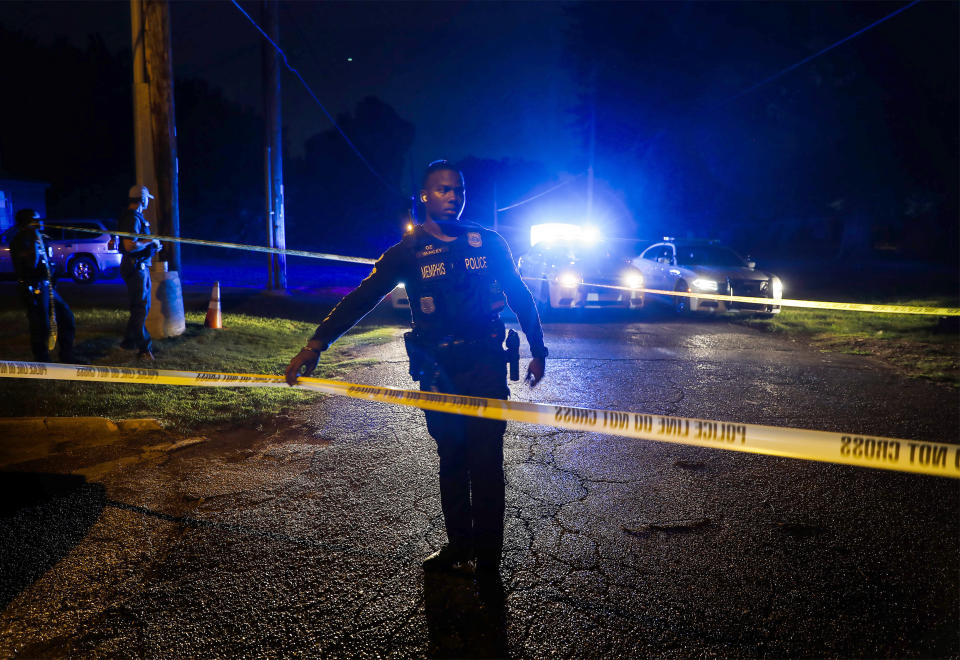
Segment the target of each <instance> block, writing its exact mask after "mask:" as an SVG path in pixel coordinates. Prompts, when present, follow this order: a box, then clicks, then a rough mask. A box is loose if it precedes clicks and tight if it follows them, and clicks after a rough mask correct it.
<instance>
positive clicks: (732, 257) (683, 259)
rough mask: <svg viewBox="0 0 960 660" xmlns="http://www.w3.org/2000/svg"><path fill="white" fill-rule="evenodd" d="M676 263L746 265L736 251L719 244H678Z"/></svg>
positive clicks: (691, 264) (739, 266) (680, 264)
mask: <svg viewBox="0 0 960 660" xmlns="http://www.w3.org/2000/svg"><path fill="white" fill-rule="evenodd" d="M677 265H679V266H727V267H735V268H742V267H744V266H746V264H745V263H744V262H743V259H741V258H740V257H739V256H738V255H737V253H736V252H734V251H733V250H731V249H730V248H725V247H720V246H719V245H678V246H677Z"/></svg>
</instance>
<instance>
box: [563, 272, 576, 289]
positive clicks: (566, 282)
mask: <svg viewBox="0 0 960 660" xmlns="http://www.w3.org/2000/svg"><path fill="white" fill-rule="evenodd" d="M557 281H558V282H559V283H560V286H563V287H567V288H573V287H576V286H579V285H580V276H579V275H578V274H576V273H573V272H570V271H566V272H563V273H560V276H559V277H558V278H557Z"/></svg>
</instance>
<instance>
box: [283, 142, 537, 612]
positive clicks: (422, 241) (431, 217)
mask: <svg viewBox="0 0 960 660" xmlns="http://www.w3.org/2000/svg"><path fill="white" fill-rule="evenodd" d="M420 201H421V202H422V203H423V206H424V210H425V218H424V221H423V223H422V224H420V225H417V226H415V227H412V228H411V229H410V230H409V231H407V232H406V233H405V234H404V236H403V239H402V240H401V241H400V242H399V243H397V244H396V245H394V246H393V247H391V248H390V249H388V250H387V251H386V252H385V253H384V254H383V255H382V256H381V257H380V258H379V259H378V260H377V262H376V264H374V267H373V270H372V271H371V272H370V274H369V275H368V276H367V278H366V279H365V280H363V282H361V283H360V286H358V287H357V288H356V289H355V290H354V291H352V292H351V293H350V294H348V295H347V296H346V297H345V298H343V300H341V301H340V302H339V303H338V304H337V306H336V307H334V309H333V311H331V312H330V314H329V315H328V316H327V318H325V319H324V320H323V322H322V323H321V324H320V326H319V327H318V328H317V331H316V332H315V333H314V335H313V337H312V338H311V339H310V340H309V341H308V342H307V345H306V346H305V347H304V348H303V349H302V350H301V351H300V353H298V354H297V355H296V356H295V357H294V358H293V359H292V360H291V361H290V365H289V366H288V367H287V370H286V379H287V382H288V383H289V384H291V385H293V384H295V383H296V380H297V377H298V376H299V374H300V373H303V374H304V375H307V376H309V375H310V374H311V373H312V372H313V370H314V369H315V368H316V366H317V362H318V360H319V358H320V353H321V352H322V351H324V350H326V349H327V347H328V346H329V345H330V344H331V343H332V342H333V341H335V340H336V339H337V338H338V337H340V336H341V335H342V334H343V333H344V332H346V331H347V330H349V329H350V328H351V327H353V325H354V324H355V323H356V322H357V321H358V320H360V319H361V318H362V317H363V316H364V315H365V314H366V313H367V312H368V311H370V310H371V309H373V308H374V307H375V306H376V304H377V303H378V302H380V300H381V299H382V298H383V297H384V296H385V295H386V294H387V293H389V292H390V291H392V290H393V288H394V287H396V286H397V284H398V283H400V282H404V283H405V286H406V290H407V295H408V296H409V298H410V311H411V316H412V323H413V331H412V332H410V333H407V335H406V336H405V337H404V339H405V341H406V344H407V352H408V355H409V357H410V375H411V376H412V377H413V378H414V379H415V380H419V381H420V389H421V390H428V391H435V392H445V393H449V394H459V395H467V396H482V397H491V398H497V399H505V398H507V397H508V396H509V395H510V390H509V388H508V387H507V374H506V372H507V365H506V361H505V357H504V351H503V341H504V330H505V329H504V325H503V321H501V320H500V312H501V310H502V309H503V307H504V303H505V302H508V303H509V305H510V308H511V309H512V310H513V311H514V312H515V313H516V315H517V319H518V320H519V321H520V327H521V329H522V330H523V332H524V334H525V335H526V337H527V341H528V343H529V344H530V352H531V354H532V356H533V359H532V360H531V361H530V364H529V367H528V369H527V376H526V381H527V383H528V384H529V385H530V387H533V386H535V385H536V384H537V383H538V382H540V379H541V378H543V373H544V360H545V358H546V356H547V349H546V347H545V346H544V344H543V331H542V329H541V327H540V318H539V316H538V315H537V310H536V306H535V305H534V301H533V297H532V296H531V294H530V291H529V290H528V289H527V287H526V285H524V283H523V282H522V281H521V279H520V274H519V273H518V272H517V268H516V266H515V265H514V262H513V257H512V255H511V254H510V249H509V247H507V244H506V242H505V241H504V240H503V238H502V237H501V236H500V235H499V234H497V233H496V232H493V231H489V230H487V229H484V228H483V227H481V226H480V225H477V224H473V223H468V222H459V219H460V214H461V213H462V212H463V206H464V182H463V175H462V174H461V173H460V172H459V171H458V170H456V169H454V168H453V167H452V166H451V165H450V164H449V163H448V162H447V161H437V162H435V163H431V164H430V165H429V166H428V168H427V170H426V173H425V174H424V177H423V183H422V189H421V190H420ZM509 343H510V342H508V345H509ZM424 412H425V415H426V420H427V430H428V431H429V432H430V435H431V436H432V437H433V438H434V440H436V442H437V452H438V453H439V455H440V504H441V508H442V509H443V519H444V523H445V525H446V530H447V539H448V543H447V545H445V546H444V547H443V548H442V549H441V550H439V551H438V552H435V553H434V554H432V555H430V556H429V557H427V558H426V560H425V561H424V562H423V567H424V570H427V571H435V570H448V569H453V568H458V567H466V568H469V566H470V564H468V562H470V561H471V560H474V559H475V560H476V578H477V586H478V588H479V592H480V595H481V597H484V599H485V600H487V601H488V602H489V601H493V600H495V599H499V601H500V602H501V603H502V598H503V585H502V582H501V581H500V558H501V554H502V551H503V523H504V521H503V517H504V510H505V504H504V495H505V494H504V489H505V486H504V474H503V434H504V431H505V430H506V422H504V421H499V420H490V419H479V418H474V417H467V416H463V415H454V414H450V413H438V412H432V411H424Z"/></svg>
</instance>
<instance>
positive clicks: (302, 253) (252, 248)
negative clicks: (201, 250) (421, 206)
mask: <svg viewBox="0 0 960 660" xmlns="http://www.w3.org/2000/svg"><path fill="white" fill-rule="evenodd" d="M44 226H45V227H49V228H50V229H71V230H73V231H83V232H87V233H88V234H103V233H107V234H111V235H113V236H123V237H124V238H138V239H143V240H148V241H151V240H153V239H157V240H160V241H167V242H168V243H186V244H188V245H206V246H207V247H219V248H227V249H229V250H246V251H247V252H266V253H268V254H289V255H290V256H293V257H308V258H310V259H327V260H329V261H345V262H347V263H353V264H367V265H371V266H372V265H373V264H374V263H376V259H367V258H366V257H347V256H344V255H342V254H326V253H324V252H307V251H306V250H287V249H280V248H272V247H266V246H263V245H245V244H243V243H224V242H222V241H205V240H203V239H200V238H180V237H178V236H162V235H159V234H134V233H131V232H128V231H113V230H112V229H108V230H107V231H106V232H104V231H103V230H102V229H90V228H88V227H70V226H68V225H48V224H45V225H44Z"/></svg>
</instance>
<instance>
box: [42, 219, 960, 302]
mask: <svg viewBox="0 0 960 660" xmlns="http://www.w3.org/2000/svg"><path fill="white" fill-rule="evenodd" d="M46 226H47V227H50V228H51V229H71V230H74V231H82V232H87V233H90V234H102V233H103V231H102V230H100V229H89V228H87V227H71V226H67V225H46ZM107 233H109V234H113V235H114V236H123V237H126V238H138V239H146V240H153V239H158V240H161V241H168V242H174V243H186V244H189V245H206V246H208V247H219V248H227V249H231V250H246V251H249V252H266V253H269V254H286V255H290V256H294V257H308V258H310V259H327V260H330V261H344V262H347V263H355V264H367V265H373V264H374V263H376V260H375V259H368V258H365V257H349V256H344V255H340V254H327V253H324V252H308V251H306V250H287V249H280V248H272V247H265V246H262V245H245V244H243V243H224V242H221V241H206V240H202V239H198V238H179V237H177V236H161V235H156V234H133V233H130V232H122V231H112V230H108V232H107ZM524 279H529V280H534V281H544V282H545V281H547V280H546V279H545V278H540V277H533V278H524ZM582 286H590V287H600V288H604V289H616V290H620V291H639V292H643V293H654V294H662V295H667V296H682V297H685V298H702V299H704V300H721V301H725V302H741V303H753V304H759V305H778V306H780V307H806V308H808V309H834V310H842V311H850V312H873V313H881V314H923V315H928V316H960V308H957V307H917V306H914V305H875V304H870V303H845V302H826V301H819V300H792V299H788V298H783V299H777V298H754V297H750V296H727V295H722V294H716V293H688V292H685V291H666V290H662V289H644V288H636V289H633V288H630V287H626V286H617V285H615V284H593V283H590V282H584V283H583V284H582Z"/></svg>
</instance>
